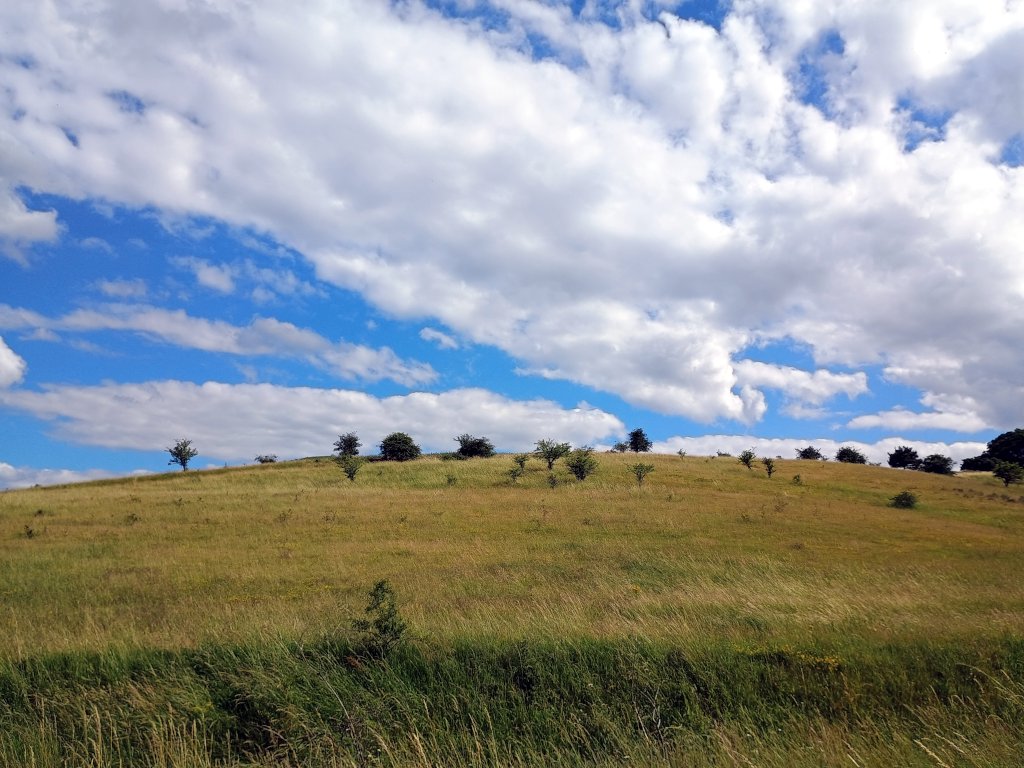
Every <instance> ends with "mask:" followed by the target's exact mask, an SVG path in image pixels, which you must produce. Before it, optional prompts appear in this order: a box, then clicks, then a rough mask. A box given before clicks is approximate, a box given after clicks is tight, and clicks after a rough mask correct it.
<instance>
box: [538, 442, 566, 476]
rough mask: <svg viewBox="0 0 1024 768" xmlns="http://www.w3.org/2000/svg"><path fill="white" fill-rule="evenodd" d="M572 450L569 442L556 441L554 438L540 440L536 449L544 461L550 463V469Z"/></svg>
mask: <svg viewBox="0 0 1024 768" xmlns="http://www.w3.org/2000/svg"><path fill="white" fill-rule="evenodd" d="M571 450H572V446H571V445H569V444H568V443H556V442H555V441H554V440H538V441H537V450H536V451H535V452H536V454H537V455H538V456H540V457H541V458H542V459H544V461H546V462H547V463H548V470H551V469H552V468H553V467H554V466H555V462H556V461H558V460H559V459H560V458H562V457H563V456H565V454H567V453H568V452H569V451H571Z"/></svg>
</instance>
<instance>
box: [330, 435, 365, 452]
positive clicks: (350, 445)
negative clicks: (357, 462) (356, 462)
mask: <svg viewBox="0 0 1024 768" xmlns="http://www.w3.org/2000/svg"><path fill="white" fill-rule="evenodd" d="M360 445H362V442H360V440H359V438H358V437H357V436H356V433H355V432H346V433H345V434H344V435H339V436H338V439H337V440H336V441H335V443H334V451H335V453H337V454H338V455H339V456H358V455H359V446H360Z"/></svg>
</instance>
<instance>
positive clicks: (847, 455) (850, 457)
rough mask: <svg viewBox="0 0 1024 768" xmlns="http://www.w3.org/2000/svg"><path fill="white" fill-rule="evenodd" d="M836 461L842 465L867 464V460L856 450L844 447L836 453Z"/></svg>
mask: <svg viewBox="0 0 1024 768" xmlns="http://www.w3.org/2000/svg"><path fill="white" fill-rule="evenodd" d="M836 461H838V462H841V463H843V464H867V463H868V458H867V456H865V455H864V454H863V453H861V452H860V451H858V450H857V449H856V448H851V447H850V446H848V445H844V446H843V447H842V448H840V449H839V450H838V451H836Z"/></svg>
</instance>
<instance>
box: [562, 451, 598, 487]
mask: <svg viewBox="0 0 1024 768" xmlns="http://www.w3.org/2000/svg"><path fill="white" fill-rule="evenodd" d="M565 466H566V467H568V468H569V471H570V472H572V475H573V477H575V478H576V479H577V480H586V479H587V477H588V476H589V475H592V474H594V472H595V471H596V470H597V459H596V458H594V449H593V448H591V447H590V446H589V445H585V446H583V447H582V448H577V449H576V450H575V451H570V452H569V453H568V454H566V456H565Z"/></svg>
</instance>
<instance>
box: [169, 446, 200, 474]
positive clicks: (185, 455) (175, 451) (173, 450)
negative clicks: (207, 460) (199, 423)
mask: <svg viewBox="0 0 1024 768" xmlns="http://www.w3.org/2000/svg"><path fill="white" fill-rule="evenodd" d="M167 452H168V453H169V454H171V460H170V461H168V462H167V463H168V464H178V465H180V466H181V471H182V472H184V471H186V470H187V469H188V463H189V462H190V461H192V459H194V458H195V457H196V456H198V455H199V451H197V450H196V449H195V448H193V447H192V441H191V440H178V441H177V442H176V443H175V444H174V445H172V446H171V447H170V448H168V449H167Z"/></svg>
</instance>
